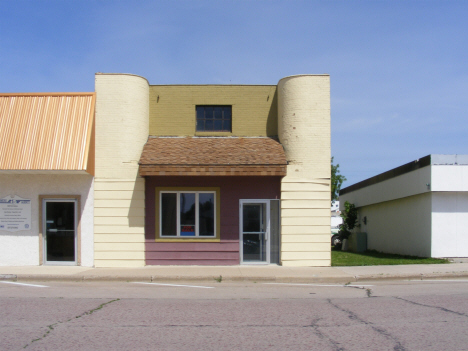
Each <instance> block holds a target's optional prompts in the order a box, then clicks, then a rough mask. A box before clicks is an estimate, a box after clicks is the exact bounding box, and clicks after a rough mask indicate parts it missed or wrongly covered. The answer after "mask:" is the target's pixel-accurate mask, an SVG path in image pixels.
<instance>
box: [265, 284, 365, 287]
mask: <svg viewBox="0 0 468 351" xmlns="http://www.w3.org/2000/svg"><path fill="white" fill-rule="evenodd" d="M263 284H269V285H297V286H325V287H330V286H331V287H333V286H334V287H338V288H343V287H347V286H352V287H361V286H373V285H356V284H347V285H344V284H296V283H263Z"/></svg>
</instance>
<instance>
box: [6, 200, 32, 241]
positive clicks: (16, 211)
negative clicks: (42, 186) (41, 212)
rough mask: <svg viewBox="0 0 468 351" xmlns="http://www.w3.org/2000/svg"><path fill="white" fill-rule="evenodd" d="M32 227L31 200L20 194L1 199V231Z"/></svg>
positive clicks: (14, 230)
mask: <svg viewBox="0 0 468 351" xmlns="http://www.w3.org/2000/svg"><path fill="white" fill-rule="evenodd" d="M30 229H31V200H30V199H23V198H22V197H19V196H18V195H15V196H6V197H4V198H2V199H0V231H1V230H6V231H9V232H17V231H19V230H30Z"/></svg>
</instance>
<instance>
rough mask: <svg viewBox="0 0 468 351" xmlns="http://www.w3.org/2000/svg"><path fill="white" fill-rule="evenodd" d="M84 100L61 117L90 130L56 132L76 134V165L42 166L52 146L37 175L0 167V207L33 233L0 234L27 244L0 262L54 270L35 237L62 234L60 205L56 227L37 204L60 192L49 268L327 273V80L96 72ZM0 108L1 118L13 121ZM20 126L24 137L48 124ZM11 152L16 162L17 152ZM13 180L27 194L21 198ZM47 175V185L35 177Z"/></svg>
mask: <svg viewBox="0 0 468 351" xmlns="http://www.w3.org/2000/svg"><path fill="white" fill-rule="evenodd" d="M17 95H19V94H17ZM58 95H60V94H58ZM61 95H63V96H65V95H67V94H61ZM88 95H89V96H91V97H92V99H93V100H92V107H91V110H86V111H87V112H86V113H82V114H77V113H76V111H75V110H73V109H71V110H64V111H66V112H65V117H67V116H68V117H72V116H75V117H76V118H77V119H76V120H77V121H81V122H83V121H85V122H86V123H88V124H86V123H85V124H86V126H87V127H86V128H81V129H80V128H76V126H77V125H78V124H76V123H75V124H73V126H74V127H73V128H72V127H70V126H69V127H64V128H62V129H61V130H60V131H59V133H58V134H59V135H61V134H60V133H63V139H64V140H66V138H67V136H68V135H69V132H68V130H69V129H70V130H73V131H74V133H76V134H77V135H81V136H86V137H85V144H83V145H85V147H84V149H83V148H82V147H81V146H80V147H81V149H80V150H83V152H82V153H81V154H80V155H81V156H80V157H81V158H80V160H81V161H82V162H81V164H80V166H79V167H78V168H77V167H75V168H73V172H68V168H66V167H65V165H64V164H61V165H59V166H54V167H55V168H54V167H52V166H50V165H51V164H52V163H53V160H55V159H56V158H57V157H58V158H59V159H66V158H67V157H68V153H69V152H70V151H66V150H68V149H64V148H59V151H58V152H55V151H53V150H55V148H54V146H53V145H56V144H57V143H56V142H55V141H52V146H50V147H49V151H47V152H46V153H45V154H43V155H40V156H38V155H36V154H34V155H32V156H31V160H32V161H34V160H35V159H37V158H41V159H44V160H46V161H47V162H49V164H46V165H43V166H41V167H43V168H37V169H36V168H34V167H32V168H31V167H30V165H24V164H21V165H20V164H17V165H13V166H12V164H7V163H4V164H2V165H1V166H2V167H3V168H2V169H1V170H0V177H3V178H4V179H3V178H2V180H3V184H5V187H4V188H2V194H0V198H1V197H4V198H6V197H5V196H7V195H8V196H10V195H11V196H16V195H18V196H19V197H20V198H23V199H27V200H31V201H32V203H34V205H33V206H32V212H31V215H30V216H31V223H32V224H31V225H32V227H33V228H30V229H29V231H19V232H18V233H16V234H12V232H10V231H6V230H2V229H3V228H1V227H0V242H2V243H5V244H7V246H8V247H15V246H18V245H22V243H23V242H24V241H27V242H28V244H27V245H26V247H28V251H29V252H30V253H31V254H30V255H29V258H27V259H26V255H23V256H24V258H21V259H19V260H17V261H15V260H13V258H5V260H4V262H0V263H1V264H9V263H11V264H18V265H23V264H52V262H50V261H49V260H47V259H44V254H45V255H47V241H44V240H46V239H44V236H45V237H46V238H47V235H49V236H50V238H51V239H50V240H52V237H53V236H54V235H56V234H55V233H57V232H60V233H61V231H62V232H63V233H65V232H64V230H65V229H64V228H65V226H64V221H65V217H64V216H65V212H66V211H65V209H66V208H67V206H68V205H67V201H68V200H67V201H64V204H63V206H65V207H63V208H60V209H55V210H54V209H51V210H50V212H51V213H52V212H53V211H55V212H56V215H55V217H56V218H55V217H54V218H52V217H51V218H49V217H48V215H47V214H45V212H44V211H46V210H44V209H41V208H42V207H41V206H45V205H46V202H47V200H44V199H43V198H44V197H47V196H49V195H51V196H52V198H51V199H52V200H51V201H52V202H53V201H56V202H60V201H59V200H60V198H61V197H60V196H59V195H61V196H62V195H63V197H64V198H66V197H67V196H68V197H69V198H70V199H73V201H76V202H74V204H75V205H74V206H75V207H74V211H75V212H74V213H75V215H74V216H75V217H74V218H75V219H74V222H73V224H70V226H72V227H73V228H72V229H73V234H70V235H71V236H70V237H73V238H72V239H73V240H74V241H73V242H74V246H73V250H74V257H73V260H72V259H71V258H70V257H68V258H66V259H65V260H62V261H60V260H59V261H58V262H54V264H60V262H62V263H64V264H78V265H80V264H81V265H93V264H94V265H95V266H96V267H142V266H145V265H236V264H281V265H284V266H328V265H330V80H329V76H328V75H298V76H291V77H286V78H283V79H281V80H280V81H279V82H278V84H277V85H152V84H150V83H149V82H148V81H147V80H146V79H145V78H143V77H140V76H136V75H131V74H104V73H98V74H96V76H95V92H94V93H90V94H88ZM9 103H11V101H10V102H9ZM32 106H33V108H32V110H31V109H30V110H28V109H24V110H22V112H20V114H22V118H23V119H24V120H25V121H29V120H30V119H31V118H33V117H32V116H33V115H35V114H34V113H32V112H31V111H34V109H35V108H37V106H36V107H34V105H32ZM4 111H6V110H3V111H2V114H1V116H0V117H1V118H2V121H0V123H4V121H5V120H8V118H9V117H8V116H7V114H6V113H4ZM67 111H68V112H67ZM54 113H55V112H53V111H52V110H51V113H50V114H48V115H47V116H46V117H45V118H46V119H53V118H55V117H53V116H54ZM65 120H67V118H65ZM69 120H70V121H71V120H72V119H69ZM90 121H91V122H90ZM81 122H80V123H81ZM35 123H36V124H37V125H40V122H35ZM1 125H2V124H0V126H1ZM25 126H26V127H25ZM18 128H19V129H18V130H17V131H16V132H15V133H19V134H22V133H23V132H24V130H27V132H24V133H23V134H24V135H28V137H27V138H26V139H28V138H29V139H31V140H32V139H34V138H36V137H37V135H38V134H37V133H39V134H40V135H46V134H47V133H46V134H44V133H42V132H41V131H42V130H45V131H46V132H47V131H48V130H49V131H50V130H52V128H53V126H52V125H51V123H46V124H45V127H44V128H45V129H44V128H42V129H40V130H38V129H34V128H29V129H28V127H27V123H26V124H24V125H22V126H19V127H18ZM67 128H68V129H67ZM0 132H1V133H3V134H2V135H5V136H8V135H10V134H9V133H10V132H9V130H8V129H5V128H4V129H3V131H0ZM41 133H42V134H41ZM49 134H50V133H49ZM49 134H47V135H49ZM50 135H52V134H50ZM50 135H49V137H45V139H46V140H48V139H50V138H51V137H50ZM29 139H28V140H29ZM75 146H76V147H77V148H78V146H79V145H75ZM17 147H18V149H17V150H16V151H15V152H16V154H18V153H21V152H25V151H24V150H25V149H24V148H23V149H21V147H22V146H17ZM21 150H22V151H21ZM2 155H3V150H2ZM88 160H89V161H90V162H91V161H92V162H91V163H89V165H88V164H86V166H83V164H84V163H83V162H84V161H86V162H88ZM47 162H45V163H47ZM8 167H10V168H8ZM11 167H13V168H11ZM12 172H13V173H12ZM44 172H46V173H44ZM47 172H48V173H47ZM16 173H18V174H21V176H22V177H24V180H23V183H27V184H30V186H29V188H31V190H30V191H29V190H28V191H26V189H24V190H23V189H20V183H21V180H18V179H19V178H18V179H17V178H15V176H14V175H15V174H16ZM38 173H40V174H38ZM12 174H13V176H12ZM36 174H37V175H36ZM44 174H45V177H47V174H50V175H53V177H48V178H47V179H45V180H44V181H43V180H42V178H40V177H41V176H44ZM19 182H20V183H19ZM11 198H12V197H11ZM5 201H6V200H5ZM70 201H72V200H70ZM41 204H42V205H41ZM5 206H6V205H5ZM60 211H62V212H63V213H64V214H63V215H62V214H61V213H62V212H60ZM64 211H65V212H64ZM55 212H54V213H55ZM0 215H1V214H0ZM0 219H1V218H0ZM70 223H72V222H70ZM72 229H70V230H72ZM70 233H71V232H70ZM69 244H70V243H69ZM44 245H46V246H45V247H46V250H45V251H44ZM57 245H59V241H57ZM63 245H65V244H63ZM67 245H68V244H67ZM0 247H1V245H0ZM64 250H65V249H64ZM68 250H70V249H68ZM5 257H7V256H5Z"/></svg>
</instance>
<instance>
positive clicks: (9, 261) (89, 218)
mask: <svg viewBox="0 0 468 351" xmlns="http://www.w3.org/2000/svg"><path fill="white" fill-rule="evenodd" d="M7 195H18V196H20V197H22V198H26V199H31V200H32V201H31V230H27V231H26V230H23V231H18V232H7V231H0V266H37V265H39V216H40V214H39V195H81V265H82V266H88V267H91V266H93V260H94V253H93V250H94V249H93V226H94V223H93V222H94V219H93V208H94V195H93V177H92V176H91V175H89V174H83V175H81V174H80V175H76V174H75V175H69V174H65V173H64V174H50V175H44V174H12V175H6V174H0V198H2V197H5V196H7Z"/></svg>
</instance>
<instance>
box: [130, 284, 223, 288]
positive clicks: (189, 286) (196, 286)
mask: <svg viewBox="0 0 468 351" xmlns="http://www.w3.org/2000/svg"><path fill="white" fill-rule="evenodd" d="M133 283H134V284H146V285H162V286H176V287H183V288H199V289H214V286H198V285H180V284H162V283H143V282H133Z"/></svg>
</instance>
